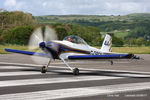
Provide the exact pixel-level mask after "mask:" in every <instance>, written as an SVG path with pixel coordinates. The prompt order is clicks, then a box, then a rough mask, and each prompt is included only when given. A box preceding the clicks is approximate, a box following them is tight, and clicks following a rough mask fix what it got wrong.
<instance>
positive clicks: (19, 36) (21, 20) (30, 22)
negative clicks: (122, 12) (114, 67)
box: [0, 11, 150, 46]
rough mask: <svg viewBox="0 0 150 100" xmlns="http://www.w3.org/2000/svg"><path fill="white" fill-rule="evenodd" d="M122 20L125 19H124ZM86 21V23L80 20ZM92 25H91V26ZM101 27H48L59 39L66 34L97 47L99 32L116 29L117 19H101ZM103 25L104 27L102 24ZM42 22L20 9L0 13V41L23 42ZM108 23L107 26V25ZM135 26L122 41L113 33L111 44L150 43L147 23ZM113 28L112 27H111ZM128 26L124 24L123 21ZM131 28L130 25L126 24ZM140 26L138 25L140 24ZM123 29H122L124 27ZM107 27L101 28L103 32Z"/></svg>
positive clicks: (133, 44) (62, 25)
mask: <svg viewBox="0 0 150 100" xmlns="http://www.w3.org/2000/svg"><path fill="white" fill-rule="evenodd" d="M124 23H126V22H124ZM84 24H86V23H84ZM92 24H93V25H92ZM101 24H102V26H100V27H97V26H96V24H95V23H91V24H87V25H83V22H82V23H80V24H79V23H76V24H63V23H54V24H51V26H52V27H53V28H54V29H55V30H56V33H57V35H58V39H59V40H62V39H63V38H64V37H66V36H68V35H77V36H80V37H81V38H83V39H84V40H85V41H86V42H87V43H88V44H89V45H92V46H101V44H102V42H103V39H104V35H103V34H101V31H104V30H105V29H107V30H115V29H118V28H119V27H123V26H119V25H121V24H119V22H116V23H115V24H114V23H111V22H101ZM104 24H105V25H106V26H105V25H104ZM45 25H46V24H40V23H38V21H37V20H35V18H34V16H32V14H29V13H24V12H20V11H14V12H8V11H1V12H0V44H7V43H8V44H19V45H27V44H28V40H29V37H30V35H31V34H32V32H33V31H34V30H35V29H36V27H37V26H43V27H44V26H45ZM107 25H108V26H107ZM137 25H139V26H138V27H135V28H133V29H131V31H130V32H129V35H128V36H127V37H125V40H123V39H122V38H118V37H116V36H115V35H114V34H115V33H114V34H112V33H111V35H112V36H113V46H124V45H128V46H136V45H137V46H141V45H146V46H148V45H150V43H149V41H148V40H150V37H149V36H150V30H149V29H148V27H149V24H148V23H146V22H143V21H142V24H137ZM112 26H113V27H116V28H112ZM127 26H128V24H127ZM130 26H131V27H133V26H132V25H130ZM141 26H142V27H141ZM125 29H126V28H125ZM107 30H105V31H106V32H107Z"/></svg>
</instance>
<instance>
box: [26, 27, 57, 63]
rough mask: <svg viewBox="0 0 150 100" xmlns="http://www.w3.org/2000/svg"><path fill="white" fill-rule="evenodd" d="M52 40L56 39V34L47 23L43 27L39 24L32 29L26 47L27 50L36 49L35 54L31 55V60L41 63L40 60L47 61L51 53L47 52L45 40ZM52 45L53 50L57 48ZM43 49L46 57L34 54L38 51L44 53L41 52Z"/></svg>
mask: <svg viewBox="0 0 150 100" xmlns="http://www.w3.org/2000/svg"><path fill="white" fill-rule="evenodd" d="M52 40H57V35H56V32H55V30H54V29H53V28H51V27H50V26H48V25H46V26H44V27H42V26H40V27H38V28H37V29H35V30H34V32H33V33H32V35H31V36H30V39H29V46H28V48H29V50H32V51H36V52H35V54H34V55H33V56H31V58H32V60H33V61H34V62H35V63H37V64H41V62H43V61H44V63H45V62H46V63H47V62H48V61H49V58H50V59H51V58H52V54H51V53H50V52H48V51H47V49H46V48H45V47H46V45H47V44H46V43H47V41H52ZM52 46H53V48H55V50H56V49H57V47H55V45H52ZM40 48H41V49H42V50H41V49H40ZM43 50H44V51H45V52H46V55H47V58H46V57H39V56H36V55H37V54H39V53H45V52H43Z"/></svg>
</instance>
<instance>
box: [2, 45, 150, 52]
mask: <svg viewBox="0 0 150 100" xmlns="http://www.w3.org/2000/svg"><path fill="white" fill-rule="evenodd" d="M5 48H10V49H19V50H28V47H27V46H20V45H0V54H9V53H8V52H6V51H5V50H4V49H5ZM112 52H120V53H135V54H150V47H113V48H112Z"/></svg>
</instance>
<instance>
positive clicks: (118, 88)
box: [0, 82, 150, 100]
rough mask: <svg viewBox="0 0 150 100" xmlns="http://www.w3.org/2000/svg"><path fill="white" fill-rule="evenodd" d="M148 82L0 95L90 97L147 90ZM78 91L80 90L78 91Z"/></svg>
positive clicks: (6, 99) (44, 98) (27, 98)
mask: <svg viewBox="0 0 150 100" xmlns="http://www.w3.org/2000/svg"><path fill="white" fill-rule="evenodd" d="M149 84H150V82H141V83H130V84H117V85H107V86H94V87H83V88H69V89H57V90H46V91H36V92H27V93H15V94H4V95H0V99H1V100H9V99H14V100H20V98H21V99H24V100H33V99H36V100H47V99H49V100H50V99H53V100H54V99H63V98H70V97H90V96H96V95H105V94H111V93H122V92H129V91H140V90H149V89H150V85H149ZM79 91H80V92H79Z"/></svg>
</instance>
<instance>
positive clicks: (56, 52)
mask: <svg viewBox="0 0 150 100" xmlns="http://www.w3.org/2000/svg"><path fill="white" fill-rule="evenodd" d="M45 44H46V45H45V46H46V49H47V50H44V51H45V52H51V53H52V55H53V57H54V59H59V57H62V58H64V59H67V58H68V56H71V55H100V54H103V52H101V51H100V49H97V48H95V47H91V46H89V45H87V44H77V43H72V42H69V41H65V40H63V41H58V40H53V41H49V42H45Z"/></svg>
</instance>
